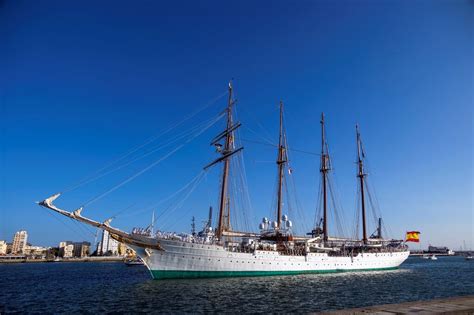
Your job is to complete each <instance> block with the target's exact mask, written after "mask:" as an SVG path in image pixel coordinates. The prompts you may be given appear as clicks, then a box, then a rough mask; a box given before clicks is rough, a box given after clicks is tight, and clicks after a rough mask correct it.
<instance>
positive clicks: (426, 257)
mask: <svg viewBox="0 0 474 315" xmlns="http://www.w3.org/2000/svg"><path fill="white" fill-rule="evenodd" d="M421 258H423V259H430V256H429V255H423V256H421Z"/></svg>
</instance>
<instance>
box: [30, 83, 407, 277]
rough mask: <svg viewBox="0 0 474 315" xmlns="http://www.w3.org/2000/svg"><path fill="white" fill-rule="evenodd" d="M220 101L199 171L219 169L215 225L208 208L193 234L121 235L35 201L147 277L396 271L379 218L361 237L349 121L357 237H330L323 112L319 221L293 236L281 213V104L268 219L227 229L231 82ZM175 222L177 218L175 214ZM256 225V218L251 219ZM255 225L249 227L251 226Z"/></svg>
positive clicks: (395, 255)
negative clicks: (216, 127)
mask: <svg viewBox="0 0 474 315" xmlns="http://www.w3.org/2000/svg"><path fill="white" fill-rule="evenodd" d="M227 94H228V101H227V106H226V108H225V111H224V112H223V118H224V119H225V129H224V131H222V132H221V133H219V134H218V135H217V136H216V137H215V138H213V139H212V141H211V145H213V146H215V147H216V149H217V150H216V151H217V153H218V157H217V158H216V159H215V160H214V161H212V162H211V163H209V164H208V165H206V166H205V167H204V170H207V169H209V168H213V167H219V166H220V167H221V168H222V169H221V178H220V183H219V203H218V215H217V218H216V219H215V221H216V222H215V227H213V226H212V225H213V222H212V208H211V210H210V213H209V219H208V221H207V222H206V224H205V225H204V227H203V229H202V230H201V231H199V232H196V231H195V226H194V224H193V231H192V233H182V234H176V233H166V232H162V231H157V232H154V231H153V228H152V225H151V226H148V227H147V228H142V229H138V228H135V229H133V230H132V231H131V232H125V231H123V230H121V229H118V228H116V227H113V226H112V225H111V219H108V220H106V221H104V222H99V221H96V220H93V219H90V218H88V217H85V216H84V215H83V214H82V211H83V207H81V208H79V209H77V210H74V211H66V210H64V209H61V208H60V207H58V206H56V205H55V204H54V202H55V200H56V199H58V197H59V196H60V195H61V193H57V194H55V195H52V196H51V197H49V198H47V199H45V200H43V201H41V202H39V205H40V206H42V207H45V208H47V209H50V210H52V211H54V212H57V213H59V214H61V215H63V216H66V217H68V218H71V219H73V220H76V221H79V222H82V223H84V224H87V225H90V226H93V227H96V228H99V229H103V230H106V231H108V232H109V233H110V236H111V237H112V238H114V239H115V240H117V241H119V242H122V243H124V244H126V245H127V246H128V247H130V248H132V249H133V250H135V252H136V254H137V256H138V257H139V258H140V259H141V260H142V261H143V263H144V264H145V265H146V267H147V268H148V269H149V271H150V273H151V276H152V277H153V278H154V279H165V278H201V277H227V276H230V277H237V276H270V275H294V274H310V273H330V272H347V271H370V270H390V269H396V268H398V267H399V266H400V264H402V263H403V262H404V261H405V260H406V259H407V257H408V255H409V250H408V247H407V246H406V244H405V242H404V241H403V240H397V239H390V238H384V237H383V235H382V221H381V219H379V220H378V227H377V229H376V231H375V232H374V233H373V234H372V235H369V232H368V228H367V223H366V221H367V218H366V195H367V192H366V191H365V189H366V176H367V174H366V172H365V169H364V166H365V164H364V161H365V152H364V148H363V146H362V141H361V135H360V132H359V128H358V127H357V126H356V144H357V161H356V163H357V183H358V186H359V188H358V191H359V195H360V199H359V200H360V212H359V209H358V214H360V216H359V215H358V216H357V218H358V222H356V226H357V228H358V227H359V223H361V232H362V237H360V238H354V237H352V238H348V237H343V236H340V237H336V236H333V235H331V233H333V232H331V231H330V225H329V222H328V221H329V219H328V216H329V214H328V212H329V210H330V209H329V205H328V204H329V200H328V198H329V195H330V192H328V190H330V189H331V187H330V186H329V184H328V176H329V173H330V172H331V169H332V165H331V157H330V154H329V149H328V144H327V140H326V130H325V120H324V114H322V115H321V121H320V125H321V152H320V170H319V171H320V176H321V189H320V196H321V198H320V199H321V202H320V204H321V206H320V210H321V211H320V218H318V220H317V222H315V224H314V225H315V226H314V227H313V228H312V230H311V231H306V232H307V233H301V234H303V235H297V234H296V233H293V222H292V221H291V220H290V219H289V217H288V216H287V215H285V214H283V212H284V207H285V204H284V202H283V194H284V188H285V183H286V181H285V176H287V175H286V173H290V172H291V169H290V168H289V167H288V161H289V159H288V151H289V149H288V143H287V138H286V133H285V130H284V127H283V103H280V111H279V135H278V145H277V159H276V165H277V184H276V191H275V193H276V204H275V208H274V209H273V212H274V217H273V218H266V217H265V218H263V219H262V221H261V222H260V223H259V225H258V230H256V231H242V230H240V231H239V230H235V229H234V228H233V225H232V222H231V217H232V216H231V212H232V211H233V210H234V209H233V208H232V207H231V205H232V203H231V202H230V194H229V185H230V181H231V179H232V178H231V176H232V173H231V171H230V170H231V160H232V159H233V158H234V157H235V156H237V155H239V152H241V151H242V150H243V147H239V146H236V142H235V139H236V138H235V137H236V130H237V129H238V128H239V127H240V126H241V123H240V122H236V121H235V119H234V107H235V106H234V105H235V100H234V98H233V88H232V84H231V83H229V86H228V92H227ZM176 219H178V218H176ZM257 224H258V223H257ZM257 224H256V225H257Z"/></svg>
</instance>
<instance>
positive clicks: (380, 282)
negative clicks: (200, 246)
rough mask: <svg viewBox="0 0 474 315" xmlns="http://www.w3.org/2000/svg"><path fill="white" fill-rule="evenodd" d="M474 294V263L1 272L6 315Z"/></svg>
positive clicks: (224, 308) (61, 266)
mask: <svg viewBox="0 0 474 315" xmlns="http://www.w3.org/2000/svg"><path fill="white" fill-rule="evenodd" d="M468 294H474V261H466V260H464V259H463V258H461V257H439V259H438V260H437V261H429V260H424V259H421V258H409V259H408V260H407V261H406V262H405V263H404V264H403V265H402V266H401V268H400V269H399V270H393V271H385V272H378V271H376V272H354V273H341V274H321V275H300V276H278V277H255V278H222V279H202V280H201V279H196V280H151V278H150V275H149V273H148V271H147V270H146V269H145V268H144V267H142V266H136V267H127V266H125V265H124V264H122V263H41V264H11V265H5V264H4V265H0V313H2V312H42V313H43V312H48V313H71V312H76V313H77V312H91V313H96V312H127V313H131V312H157V313H177V312H179V313H183V312H186V313H191V312H194V313H195V312H198V313H205V312H227V313H229V312H231V313H235V312H237V311H242V312H252V313H255V312H262V313H263V312H280V313H281V312H285V313H286V312H299V313H306V312H315V311H321V310H337V309H342V308H350V307H362V306H368V305H375V304H386V303H397V302H404V301H413V300H425V299H433V298H441V297H450V296H459V295H468Z"/></svg>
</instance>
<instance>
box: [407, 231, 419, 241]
mask: <svg viewBox="0 0 474 315" xmlns="http://www.w3.org/2000/svg"><path fill="white" fill-rule="evenodd" d="M405 242H415V243H419V242H420V232H418V231H410V232H407V236H406V240H405Z"/></svg>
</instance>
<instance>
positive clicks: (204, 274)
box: [150, 267, 398, 279]
mask: <svg viewBox="0 0 474 315" xmlns="http://www.w3.org/2000/svg"><path fill="white" fill-rule="evenodd" d="M395 269H398V267H389V268H373V269H332V270H301V271H298V270H288V271H188V270H150V271H151V275H152V277H153V279H193V278H223V277H260V276H287V275H301V274H315V273H337V272H354V271H380V270H395Z"/></svg>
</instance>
